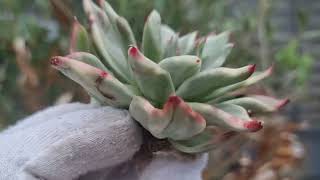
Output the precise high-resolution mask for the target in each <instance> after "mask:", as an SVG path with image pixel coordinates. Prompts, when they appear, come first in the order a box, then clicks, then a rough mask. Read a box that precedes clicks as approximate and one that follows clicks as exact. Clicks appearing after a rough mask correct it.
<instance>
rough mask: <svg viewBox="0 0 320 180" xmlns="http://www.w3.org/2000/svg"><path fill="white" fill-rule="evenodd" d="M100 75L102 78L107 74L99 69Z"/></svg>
mask: <svg viewBox="0 0 320 180" xmlns="http://www.w3.org/2000/svg"><path fill="white" fill-rule="evenodd" d="M100 76H101V77H102V78H106V77H107V76H108V73H107V72H106V71H101V72H100Z"/></svg>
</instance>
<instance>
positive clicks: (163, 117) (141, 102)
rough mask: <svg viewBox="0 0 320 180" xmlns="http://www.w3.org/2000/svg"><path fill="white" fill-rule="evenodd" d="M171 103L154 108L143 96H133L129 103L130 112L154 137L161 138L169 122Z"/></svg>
mask: <svg viewBox="0 0 320 180" xmlns="http://www.w3.org/2000/svg"><path fill="white" fill-rule="evenodd" d="M170 106H172V104H165V105H164V107H163V109H158V108H155V107H154V106H153V105H152V104H150V102H149V101H148V100H146V99H144V98H143V97H140V96H135V97H134V98H133V99H132V102H131V104H130V108H129V111H130V114H131V116H132V117H133V118H134V119H135V120H136V121H138V122H139V123H140V124H141V125H142V126H143V127H144V128H145V129H147V130H148V131H149V132H150V133H151V134H152V135H153V136H154V137H156V138H159V139H163V138H166V135H165V134H163V131H164V130H165V128H167V126H168V125H169V123H170V122H171V118H172V114H173V108H172V107H170Z"/></svg>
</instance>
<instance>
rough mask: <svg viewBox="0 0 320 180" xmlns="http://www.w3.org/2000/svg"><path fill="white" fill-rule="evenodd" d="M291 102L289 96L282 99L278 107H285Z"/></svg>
mask: <svg viewBox="0 0 320 180" xmlns="http://www.w3.org/2000/svg"><path fill="white" fill-rule="evenodd" d="M289 102H290V99H288V98H287V99H284V100H282V101H281V102H280V103H279V104H278V105H277V109H281V108H283V107H284V106H286V105H287V104H288V103H289Z"/></svg>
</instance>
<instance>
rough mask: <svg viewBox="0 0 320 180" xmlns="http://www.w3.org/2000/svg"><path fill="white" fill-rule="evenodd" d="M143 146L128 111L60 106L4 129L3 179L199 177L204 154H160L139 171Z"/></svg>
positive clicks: (170, 179) (194, 179) (169, 179)
mask: <svg viewBox="0 0 320 180" xmlns="http://www.w3.org/2000/svg"><path fill="white" fill-rule="evenodd" d="M141 144H142V135H141V129H140V127H139V126H138V125H137V123H136V122H135V121H134V120H133V119H132V118H131V117H130V115H129V113H128V112H127V111H126V110H120V109H116V108H112V107H96V106H93V105H86V104H79V103H74V104H66V105H60V106H56V107H53V108H49V109H46V110H44V111H42V112H38V113H36V114H34V115H32V116H30V117H29V118H27V119H25V120H22V121H20V122H19V123H18V124H16V125H14V126H12V127H9V128H8V129H7V130H5V131H3V132H1V134H0V180H16V179H19V180H40V179H44V180H72V179H80V180H104V179H108V180H113V179H115V180H124V179H126V180H138V179H139V180H158V179H159V180H160V179H161V180H163V179H166V180H179V179H181V180H182V179H183V180H188V179H190V180H191V179H192V180H198V179H199V180H200V179H201V171H202V169H203V168H204V167H205V165H206V161H207V156H206V155H199V156H197V157H196V158H194V159H184V158H179V157H177V156H175V155H173V154H171V153H156V154H155V156H154V157H153V159H152V160H151V162H150V163H149V164H148V165H147V166H146V167H145V168H143V170H142V171H141V172H138V171H137V170H136V168H134V167H135V165H136V161H134V160H131V159H132V157H133V156H134V154H135V153H136V152H137V151H138V150H139V149H140V146H141ZM135 159H136V158H135Z"/></svg>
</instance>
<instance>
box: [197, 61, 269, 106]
mask: <svg viewBox="0 0 320 180" xmlns="http://www.w3.org/2000/svg"><path fill="white" fill-rule="evenodd" d="M272 71H273V66H270V67H269V68H268V69H267V70H265V71H263V72H257V73H254V74H253V75H252V76H251V77H249V78H248V79H246V80H244V81H241V82H238V83H235V84H232V85H229V86H226V87H222V88H220V89H217V90H215V91H213V92H211V93H210V94H209V95H208V96H206V97H204V98H203V100H202V101H207V102H208V103H209V104H216V102H221V101H220V99H223V98H224V95H226V94H228V93H230V92H232V91H235V90H237V89H241V88H245V87H248V86H251V85H253V84H255V83H257V82H259V81H261V80H263V79H265V78H267V77H269V76H270V75H271V74H272Z"/></svg>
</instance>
